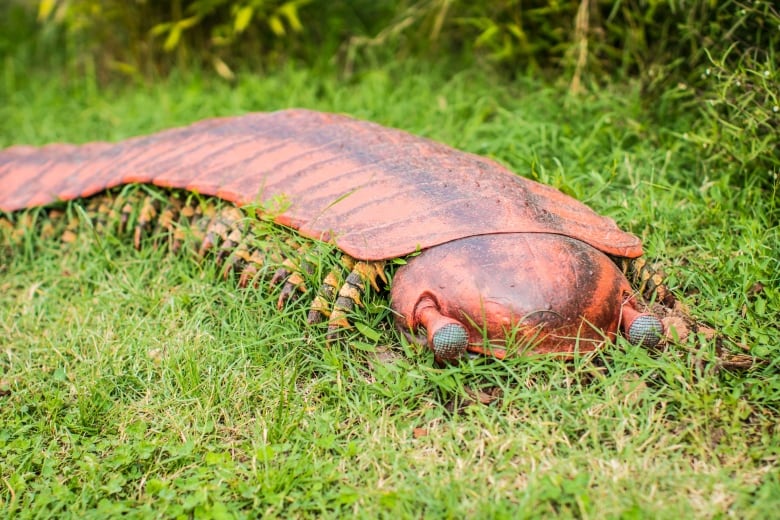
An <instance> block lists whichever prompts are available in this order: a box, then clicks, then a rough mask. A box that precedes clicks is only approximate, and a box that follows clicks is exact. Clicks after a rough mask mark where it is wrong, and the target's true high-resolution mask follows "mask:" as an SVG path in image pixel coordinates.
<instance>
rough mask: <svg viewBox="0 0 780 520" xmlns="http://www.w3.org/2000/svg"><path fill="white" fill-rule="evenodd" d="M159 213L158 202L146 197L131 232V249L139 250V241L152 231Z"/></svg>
mask: <svg viewBox="0 0 780 520" xmlns="http://www.w3.org/2000/svg"><path fill="white" fill-rule="evenodd" d="M159 211H160V201H159V200H157V199H155V198H153V197H151V196H147V197H146V198H145V199H144V203H143V206H141V212H140V213H139V214H138V220H137V221H136V224H135V230H134V231H133V247H135V248H136V249H137V250H138V249H141V240H142V239H143V238H144V237H145V236H147V235H148V234H149V232H150V231H151V230H152V225H153V224H154V222H155V221H156V220H157V215H158V214H159Z"/></svg>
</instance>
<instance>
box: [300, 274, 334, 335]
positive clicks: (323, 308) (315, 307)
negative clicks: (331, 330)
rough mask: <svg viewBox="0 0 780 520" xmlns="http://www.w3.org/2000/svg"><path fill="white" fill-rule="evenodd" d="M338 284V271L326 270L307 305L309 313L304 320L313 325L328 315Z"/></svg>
mask: <svg viewBox="0 0 780 520" xmlns="http://www.w3.org/2000/svg"><path fill="white" fill-rule="evenodd" d="M340 284H341V281H340V279H339V275H338V272H337V271H336V270H335V269H334V270H332V271H330V272H328V274H327V275H326V276H325V279H324V280H323V281H322V283H321V284H320V288H319V289H318V290H317V294H316V296H314V299H313V300H312V302H311V306H310V307H309V315H308V316H307V317H306V322H307V323H308V324H309V325H315V324H317V323H320V322H322V321H323V320H324V319H325V318H328V317H330V310H331V307H333V301H334V300H335V299H336V294H338V291H339V286H340Z"/></svg>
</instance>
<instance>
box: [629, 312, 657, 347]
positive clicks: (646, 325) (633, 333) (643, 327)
mask: <svg viewBox="0 0 780 520" xmlns="http://www.w3.org/2000/svg"><path fill="white" fill-rule="evenodd" d="M663 334H664V326H663V324H662V323H661V320H659V319H658V318H657V317H655V316H653V315H652V314H640V315H638V316H637V317H636V318H634V320H633V321H632V322H631V325H629V327H628V332H627V333H626V336H627V339H628V341H629V343H631V344H632V345H636V346H638V347H645V348H652V347H655V346H656V345H658V342H660V341H661V337H663Z"/></svg>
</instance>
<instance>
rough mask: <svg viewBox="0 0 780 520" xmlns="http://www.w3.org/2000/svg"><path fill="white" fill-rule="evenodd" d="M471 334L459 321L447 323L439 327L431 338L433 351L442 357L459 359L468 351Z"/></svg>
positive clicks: (438, 356)
mask: <svg viewBox="0 0 780 520" xmlns="http://www.w3.org/2000/svg"><path fill="white" fill-rule="evenodd" d="M468 344H469V335H468V332H466V329H465V328H464V327H463V326H462V325H459V324H457V323H447V324H445V325H443V326H442V327H440V328H439V329H437V330H436V331H435V332H434V333H433V338H431V347H433V353H434V355H435V356H436V357H437V358H440V359H457V358H459V357H461V356H462V355H463V354H465V353H466V347H467V346H468Z"/></svg>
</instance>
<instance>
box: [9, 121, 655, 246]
mask: <svg viewBox="0 0 780 520" xmlns="http://www.w3.org/2000/svg"><path fill="white" fill-rule="evenodd" d="M132 182H143V183H153V184H156V185H159V186H167V187H174V188H182V189H188V190H195V191H197V192H199V193H202V194H204V195H215V196H217V197H221V198H223V199H226V200H228V201H231V202H235V203H237V204H239V205H246V204H252V203H262V204H263V205H264V206H268V205H269V202H270V201H274V204H276V205H277V206H278V209H279V213H278V216H277V218H276V220H277V221H278V222H280V223H281V224H284V225H288V226H291V227H293V228H296V229H298V230H299V231H300V232H301V233H302V234H304V235H306V236H309V237H311V238H315V239H320V240H334V241H335V243H336V244H337V246H338V247H339V248H340V249H341V250H343V251H344V252H346V253H347V254H349V255H351V256H353V257H355V258H360V259H365V260H381V259H387V258H394V257H399V256H403V255H407V254H409V253H412V252H414V251H416V250H420V249H426V248H429V247H432V246H435V245H438V244H443V243H446V242H450V241H452V240H455V239H459V238H464V237H469V236H478V235H486V234H495V233H515V232H522V233H529V232H534V233H553V234H559V235H565V236H569V237H572V238H576V239H579V240H581V241H583V242H586V243H588V244H590V245H591V246H593V247H595V248H597V249H599V250H601V251H603V252H605V253H609V254H612V255H616V256H625V257H630V258H633V257H637V256H640V255H641V254H642V247H641V243H640V241H639V239H638V238H637V237H635V236H633V235H631V234H629V233H625V232H623V231H621V230H620V229H619V228H618V227H617V226H616V225H615V223H614V221H612V220H611V219H609V218H606V217H602V216H600V215H598V214H596V213H595V212H593V211H592V210H591V209H590V208H588V207H587V206H585V205H584V204H582V203H580V202H578V201H576V200H575V199H573V198H571V197H568V196H566V195H564V194H563V193H561V192H560V191H558V190H556V189H554V188H551V187H549V186H545V185H542V184H539V183H536V182H533V181H530V180H528V179H524V178H522V177H518V176H516V175H514V174H513V173H512V172H510V171H509V170H507V169H506V168H504V167H503V166H501V165H499V164H498V163H496V162H494V161H491V160H489V159H485V158H482V157H479V156H476V155H472V154H469V153H464V152H461V151H458V150H455V149H453V148H450V147H448V146H445V145H442V144H439V143H436V142H433V141H430V140H428V139H424V138H420V137H416V136H413V135H410V134H408V133H406V132H403V131H400V130H394V129H389V128H385V127H382V126H380V125H377V124H374V123H369V122H365V121H359V120H355V119H352V118H350V117H346V116H342V115H335V114H326V113H321V112H312V111H308V110H285V111H281V112H273V113H258V114H248V115H244V116H239V117H229V118H222V119H211V120H206V121H201V122H199V123H195V124H193V125H191V126H188V127H185V128H177V129H172V130H167V131H163V132H160V133H157V134H154V135H151V136H146V137H137V138H133V139H128V140H125V141H122V142H120V143H117V144H109V143H91V144H85V145H80V146H73V145H56V144H55V145H48V146H44V147H41V148H34V147H27V146H15V147H11V148H8V149H6V150H4V151H2V152H0V210H3V211H13V210H17V209H21V208H25V207H31V206H37V205H44V204H48V203H51V202H54V201H56V200H68V199H73V198H77V197H87V196H90V195H93V194H95V193H97V192H100V191H102V190H104V189H106V188H109V187H113V186H117V185H120V184H126V183H132ZM280 198H281V200H280Z"/></svg>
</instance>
